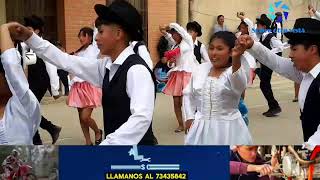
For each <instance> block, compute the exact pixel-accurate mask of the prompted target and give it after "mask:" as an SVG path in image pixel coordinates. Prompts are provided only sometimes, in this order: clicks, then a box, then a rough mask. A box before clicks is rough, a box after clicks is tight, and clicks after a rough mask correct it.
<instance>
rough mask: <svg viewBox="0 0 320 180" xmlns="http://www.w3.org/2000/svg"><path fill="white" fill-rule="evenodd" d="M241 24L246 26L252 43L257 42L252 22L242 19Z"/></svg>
mask: <svg viewBox="0 0 320 180" xmlns="http://www.w3.org/2000/svg"><path fill="white" fill-rule="evenodd" d="M243 22H245V23H246V24H247V25H248V32H249V36H250V37H252V38H253V40H254V41H259V38H258V37H257V34H256V30H257V29H255V27H254V24H253V22H252V21H251V20H250V19H249V18H244V19H243Z"/></svg>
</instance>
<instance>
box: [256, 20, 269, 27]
mask: <svg viewBox="0 0 320 180" xmlns="http://www.w3.org/2000/svg"><path fill="white" fill-rule="evenodd" d="M256 20H257V24H262V25H265V26H267V28H269V27H270V26H271V23H270V24H269V23H267V22H265V21H264V20H262V19H260V18H257V19H256Z"/></svg>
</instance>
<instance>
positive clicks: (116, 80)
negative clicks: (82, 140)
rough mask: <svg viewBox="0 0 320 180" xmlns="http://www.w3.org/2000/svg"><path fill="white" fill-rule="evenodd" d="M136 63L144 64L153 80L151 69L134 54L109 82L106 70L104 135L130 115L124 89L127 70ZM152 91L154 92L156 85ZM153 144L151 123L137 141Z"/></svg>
mask: <svg viewBox="0 0 320 180" xmlns="http://www.w3.org/2000/svg"><path fill="white" fill-rule="evenodd" d="M137 64H141V65H144V66H145V67H146V68H147V69H148V70H149V72H150V74H151V76H152V79H153V81H154V82H155V77H154V75H153V73H152V71H151V70H150V69H149V68H148V65H147V64H146V63H145V61H144V60H143V59H142V58H141V57H140V56H139V55H136V54H133V55H130V56H129V57H128V58H127V59H126V60H125V61H124V63H123V64H122V65H121V66H120V67H119V69H118V70H117V72H116V73H115V75H114V76H113V78H112V79H111V81H110V82H109V70H108V69H107V70H106V74H105V76H104V79H103V86H102V91H103V93H102V106H103V120H104V131H105V134H106V135H108V134H110V133H113V132H114V131H115V130H117V129H118V128H119V127H120V126H121V125H123V124H124V123H125V122H127V120H128V118H129V117H130V116H131V111H130V98H129V96H128V94H127V91H126V86H127V85H126V84H127V72H128V70H129V68H130V67H131V66H133V65H137ZM154 92H156V85H155V90H154ZM155 144H157V140H156V138H155V136H154V135H153V132H152V123H151V125H150V127H149V129H148V131H147V132H146V134H145V135H144V137H143V138H142V139H141V141H140V142H139V145H155Z"/></svg>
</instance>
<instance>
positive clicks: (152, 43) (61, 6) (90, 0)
mask: <svg viewBox="0 0 320 180" xmlns="http://www.w3.org/2000/svg"><path fill="white" fill-rule="evenodd" d="M97 3H100V4H105V3H106V0H58V32H59V33H58V34H59V40H60V41H61V42H62V43H63V44H64V45H65V47H66V50H67V52H72V51H75V50H77V49H78V48H79V47H80V43H79V40H78V37H77V35H78V32H79V30H80V28H81V27H83V26H92V25H93V22H94V20H95V19H96V14H95V12H94V9H93V7H94V5H95V4H97ZM176 4H177V3H176V0H148V48H149V50H150V52H151V57H152V60H153V62H154V64H156V63H157V61H158V55H157V44H158V41H159V38H160V36H161V33H160V32H159V25H160V24H168V23H170V22H176Z"/></svg>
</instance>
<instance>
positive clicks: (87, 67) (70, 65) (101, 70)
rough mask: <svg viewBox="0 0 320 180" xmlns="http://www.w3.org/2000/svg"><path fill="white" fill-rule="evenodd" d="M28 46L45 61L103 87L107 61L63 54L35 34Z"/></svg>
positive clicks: (28, 41) (27, 42)
mask: <svg viewBox="0 0 320 180" xmlns="http://www.w3.org/2000/svg"><path fill="white" fill-rule="evenodd" d="M26 44H27V45H28V46H29V47H30V48H31V49H32V50H33V51H34V52H35V53H36V54H37V55H38V56H39V57H40V58H41V59H43V60H44V61H47V62H49V63H51V64H53V65H55V66H57V67H59V68H61V69H63V70H65V71H67V72H70V73H71V74H74V75H76V76H78V77H80V78H81V79H83V80H85V81H88V82H90V83H91V84H93V85H95V86H97V87H101V86H102V83H103V78H104V74H105V71H106V68H105V65H106V63H107V62H106V61H105V60H98V59H96V58H84V57H79V56H72V55H69V54H67V53H64V52H62V51H61V50H60V49H58V48H57V47H55V46H54V45H52V44H51V43H49V42H48V41H46V40H43V39H41V38H40V37H39V36H37V35H36V34H35V33H33V35H32V36H31V37H30V38H29V39H28V40H27V41H26Z"/></svg>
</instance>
